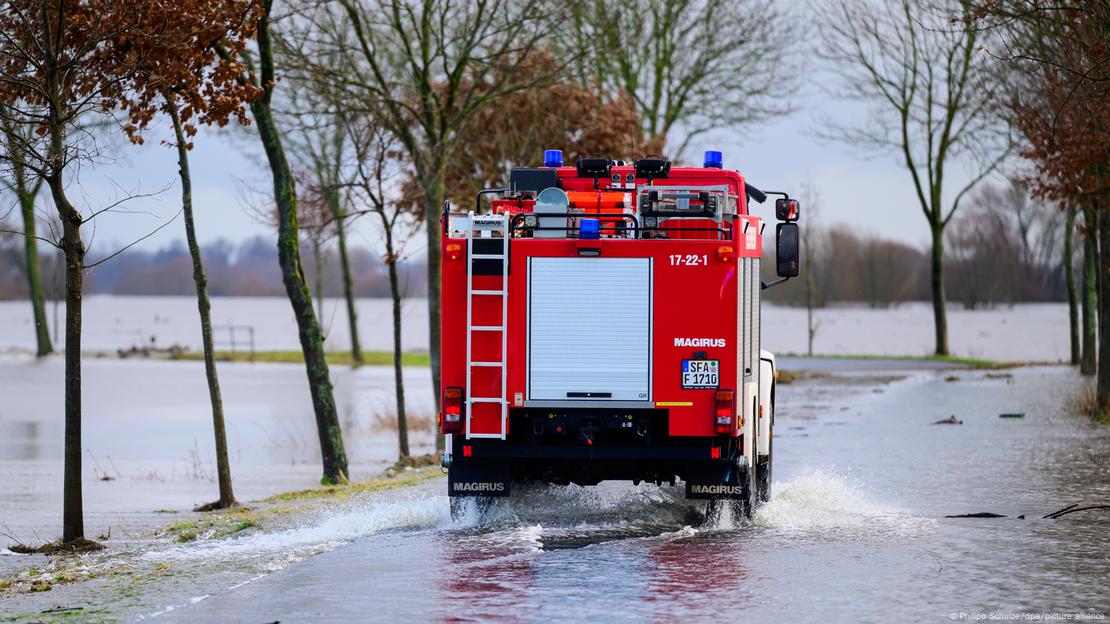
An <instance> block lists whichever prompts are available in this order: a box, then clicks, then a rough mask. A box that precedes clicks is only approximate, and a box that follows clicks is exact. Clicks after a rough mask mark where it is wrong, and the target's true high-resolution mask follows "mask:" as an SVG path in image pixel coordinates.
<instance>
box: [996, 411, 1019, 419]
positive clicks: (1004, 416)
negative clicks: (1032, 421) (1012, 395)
mask: <svg viewBox="0 0 1110 624" xmlns="http://www.w3.org/2000/svg"><path fill="white" fill-rule="evenodd" d="M998 417H999V418H1025V414H1024V413H1023V412H1011V413H1008V414H999V415H998Z"/></svg>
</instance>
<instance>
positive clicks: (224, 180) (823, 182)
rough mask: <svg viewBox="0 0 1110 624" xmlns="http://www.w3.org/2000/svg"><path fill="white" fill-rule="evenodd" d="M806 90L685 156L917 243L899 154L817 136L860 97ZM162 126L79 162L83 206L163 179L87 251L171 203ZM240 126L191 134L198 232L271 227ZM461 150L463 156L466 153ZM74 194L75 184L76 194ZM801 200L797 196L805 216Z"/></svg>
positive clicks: (98, 249)
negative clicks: (257, 199) (109, 154)
mask: <svg viewBox="0 0 1110 624" xmlns="http://www.w3.org/2000/svg"><path fill="white" fill-rule="evenodd" d="M807 91H808V92H807V93H799V94H792V93H789V92H784V93H783V97H793V98H795V99H796V100H797V109H798V110H797V112H796V113H794V114H793V115H790V116H788V117H785V118H782V119H779V120H777V121H775V122H773V123H768V124H764V125H762V126H759V127H758V128H754V129H749V130H746V131H744V132H733V131H721V132H718V133H717V134H716V136H713V137H705V138H703V139H702V140H700V141H696V142H695V143H694V144H693V145H692V146H691V148H690V151H689V158H690V159H691V160H696V161H697V162H698V163H699V164H700V159H701V152H702V150H704V149H719V150H721V151H723V152H724V159H725V166H726V167H727V168H729V169H739V170H740V171H741V172H742V173H743V174H744V175H745V176H746V177H747V179H748V180H749V181H750V182H752V183H753V184H755V185H756V186H758V187H760V188H765V189H772V190H785V191H787V192H790V193H791V194H794V193H797V192H799V191H801V188H802V185H803V184H804V183H809V184H811V185H812V187H813V188H815V189H816V190H817V192H818V193H819V197H820V203H821V210H820V217H819V218H820V220H821V221H822V222H823V223H825V224H831V223H845V224H850V225H851V226H852V227H854V228H858V229H859V230H860V231H862V232H870V233H877V234H881V235H883V236H886V237H890V238H894V239H898V240H901V241H905V242H907V243H910V244H913V245H918V246H924V245H925V244H926V243H927V241H928V229H927V227H926V222H925V219H924V217H923V216H922V214H921V210H920V209H919V208H918V206H917V202H916V199H915V197H914V192H913V189H912V186H911V183H910V178H909V174H908V173H907V172H906V171H905V169H903V168H902V167H900V166H899V165H898V164H897V162H896V160H895V157H894V156H893V155H890V154H887V155H883V156H880V157H877V158H870V159H868V158H865V157H863V156H861V155H859V154H857V153H854V152H853V150H851V149H849V147H847V146H845V145H843V144H839V143H829V142H825V141H822V140H820V139H819V138H818V137H817V136H816V134H817V133H816V132H815V129H816V128H817V127H818V124H819V121H818V120H819V119H824V118H826V117H831V118H834V119H836V120H851V121H855V120H866V119H868V118H869V116H868V114H867V109H866V107H865V106H863V105H860V104H856V103H844V102H838V101H835V100H832V99H831V98H829V97H828V96H827V95H825V94H824V93H823V92H822V90H821V89H819V88H816V87H815V86H813V85H812V82H811V86H810V88H808V89H807ZM166 131H167V128H166V127H165V124H163V125H162V126H161V127H155V128H154V129H153V131H152V132H151V133H150V135H149V138H148V140H147V142H146V144H145V145H143V146H137V147H132V146H127V145H120V146H118V147H113V151H114V152H116V153H118V154H120V155H121V157H120V158H119V159H118V160H116V161H115V162H113V163H112V164H110V165H105V166H99V167H96V168H91V169H90V168H86V169H85V170H83V171H82V172H81V176H80V193H83V194H84V197H85V198H86V199H87V201H88V204H87V206H88V207H89V208H94V207H95V206H98V205H101V206H102V205H105V204H106V203H109V202H110V201H111V199H112V198H114V197H116V196H118V195H119V194H120V192H121V191H120V190H119V189H117V188H116V187H114V186H113V183H114V184H117V185H119V186H120V187H122V188H123V189H124V190H126V191H135V190H140V191H142V192H154V191H159V190H162V189H165V190H164V191H162V192H161V193H160V194H158V195H157V196H156V197H152V198H143V199H137V200H134V201H132V202H130V203H129V204H128V207H129V209H130V210H131V211H132V212H131V213H118V214H108V215H102V216H101V217H99V218H97V219H96V221H97V224H96V234H95V241H94V243H93V247H92V249H93V257H94V258H96V257H101V256H102V255H103V254H105V253H108V252H110V251H112V249H113V248H114V247H115V246H118V245H122V244H125V243H127V242H130V241H132V240H135V239H137V238H139V237H141V236H143V235H144V234H147V233H149V232H150V231H151V230H152V229H154V228H155V227H157V226H158V225H160V224H162V223H164V222H165V220H167V219H170V218H172V217H173V216H174V215H175V214H176V213H177V212H178V210H179V203H180V188H179V186H178V184H177V165H176V158H175V156H174V151H173V150H172V149H170V148H169V147H167V146H166V145H164V144H162V142H161V140H160V139H161V138H162V137H164V136H165V134H166ZM243 132H244V131H242V130H212V129H204V128H202V129H201V131H200V133H199V134H198V135H197V137H196V141H195V145H196V147H195V149H194V150H193V152H192V155H191V161H190V163H191V168H192V174H193V188H194V191H193V201H194V204H195V211H196V216H197V228H198V233H199V237H200V239H201V241H202V242H208V241H212V240H214V239H217V238H225V239H228V240H231V241H239V240H242V239H244V238H247V237H250V236H253V235H256V234H265V235H270V232H269V229H268V227H267V226H265V225H263V224H261V223H259V222H258V221H257V220H256V218H255V217H253V216H252V215H251V214H250V211H248V210H245V209H244V204H245V203H246V202H247V201H249V193H248V192H245V190H244V189H245V187H247V186H253V187H254V188H257V189H262V190H266V189H268V188H269V186H268V185H269V183H270V179H269V175H268V171H267V169H266V168H265V162H264V159H263V158H262V157H261V155H260V151H259V150H258V148H257V147H256V146H257V141H256V140H255V139H254V138H253V137H248V136H244V135H243ZM236 135H237V136H236ZM549 147H550V148H559V147H561V146H558V145H552V146H549ZM614 156H615V157H616V156H618V155H614ZM620 156H622V157H627V156H629V155H620ZM459 157H460V158H465V154H460V156H459ZM540 160H542V154H539V153H538V154H536V161H537V162H536V164H539V161H540ZM968 179H969V176H968V175H967V173H966V172H965V171H964V170H963V168H962V167H959V166H957V167H955V169H954V170H952V171H950V172H949V174H948V176H947V181H948V183H949V184H950V186H949V188H952V189H955V188H958V187H959V186H962V184H963V183H966V181H967V180H968ZM78 197H81V194H75V198H78ZM806 208H807V206H804V205H803V221H802V223H803V225H804V223H805V217H806V215H807V213H806V212H805V210H806ZM772 210H773V209H772V207H771V205H770V204H767V205H764V206H762V207H757V209H756V212H757V214H761V215H762V216H764V217H765V218H770V217H771V211H772ZM371 228H372V223H371V222H369V221H368V220H364V221H363V222H361V223H359V224H357V226H356V231H355V235H354V239H355V242H356V243H362V244H364V245H376V244H377V240H378V238H377V235H376V233H375V232H374V231H373V230H372V229H371ZM174 239H181V240H183V239H184V225H183V224H182V223H181V220H180V218H179V219H177V220H176V221H175V222H173V223H171V224H170V225H168V226H167V227H165V228H164V229H163V230H161V231H160V232H158V233H157V234H155V235H154V236H152V237H150V238H149V239H147V240H146V241H143V242H142V243H141V244H140V245H141V247H142V248H144V249H154V248H158V247H162V246H165V245H167V244H168V243H170V242H172V241H173V240H174ZM421 245H422V237H416V238H415V239H414V240H413V241H412V243H411V245H410V248H409V252H410V253H414V254H419V253H421V248H420V246H421Z"/></svg>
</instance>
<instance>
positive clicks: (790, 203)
mask: <svg viewBox="0 0 1110 624" xmlns="http://www.w3.org/2000/svg"><path fill="white" fill-rule="evenodd" d="M800 208H801V206H799V204H798V200H796V199H790V198H789V197H787V198H784V199H776V200H775V218H776V219H778V220H779V221H786V222H792V221H797V220H798V212H799V209H800Z"/></svg>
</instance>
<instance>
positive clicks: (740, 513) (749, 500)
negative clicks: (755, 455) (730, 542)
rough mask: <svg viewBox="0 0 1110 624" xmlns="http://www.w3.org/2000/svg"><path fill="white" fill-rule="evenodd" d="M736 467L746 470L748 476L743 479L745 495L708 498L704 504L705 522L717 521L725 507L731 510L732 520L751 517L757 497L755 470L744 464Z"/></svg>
mask: <svg viewBox="0 0 1110 624" xmlns="http://www.w3.org/2000/svg"><path fill="white" fill-rule="evenodd" d="M738 468H739V469H740V470H747V471H748V476H747V478H746V479H744V483H746V484H747V497H746V498H717V499H712V500H710V501H709V502H708V504H707V505H706V506H705V519H706V521H707V522H711V523H712V522H719V521H720V519H721V512H723V511H725V510H726V509H728V510H730V511H731V512H732V519H733V520H739V519H741V518H744V519H751V517H752V511H753V510H754V509H755V501H756V498H757V495H756V491H755V487H756V482H755V471H754V469H753V468H751V467H747V468H745V467H744V466H738Z"/></svg>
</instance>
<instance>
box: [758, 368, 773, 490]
mask: <svg viewBox="0 0 1110 624" xmlns="http://www.w3.org/2000/svg"><path fill="white" fill-rule="evenodd" d="M774 392H775V391H774V389H773V388H772V390H771V396H772V397H774ZM774 430H775V400H774V399H773V398H772V399H771V426H770V427H769V428H768V429H767V431H768V432H769V433H771V435H770V436H769V439H768V440H767V455H766V456H764V457H761V458H759V460H758V461H756V470H755V481H756V489H755V492H756V500H757V502H759V503H766V502H767V501H769V500H771V470H772V466H773V462H772V461H771V459H772V457H774V452H775V436H774V433H773V432H774Z"/></svg>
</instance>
